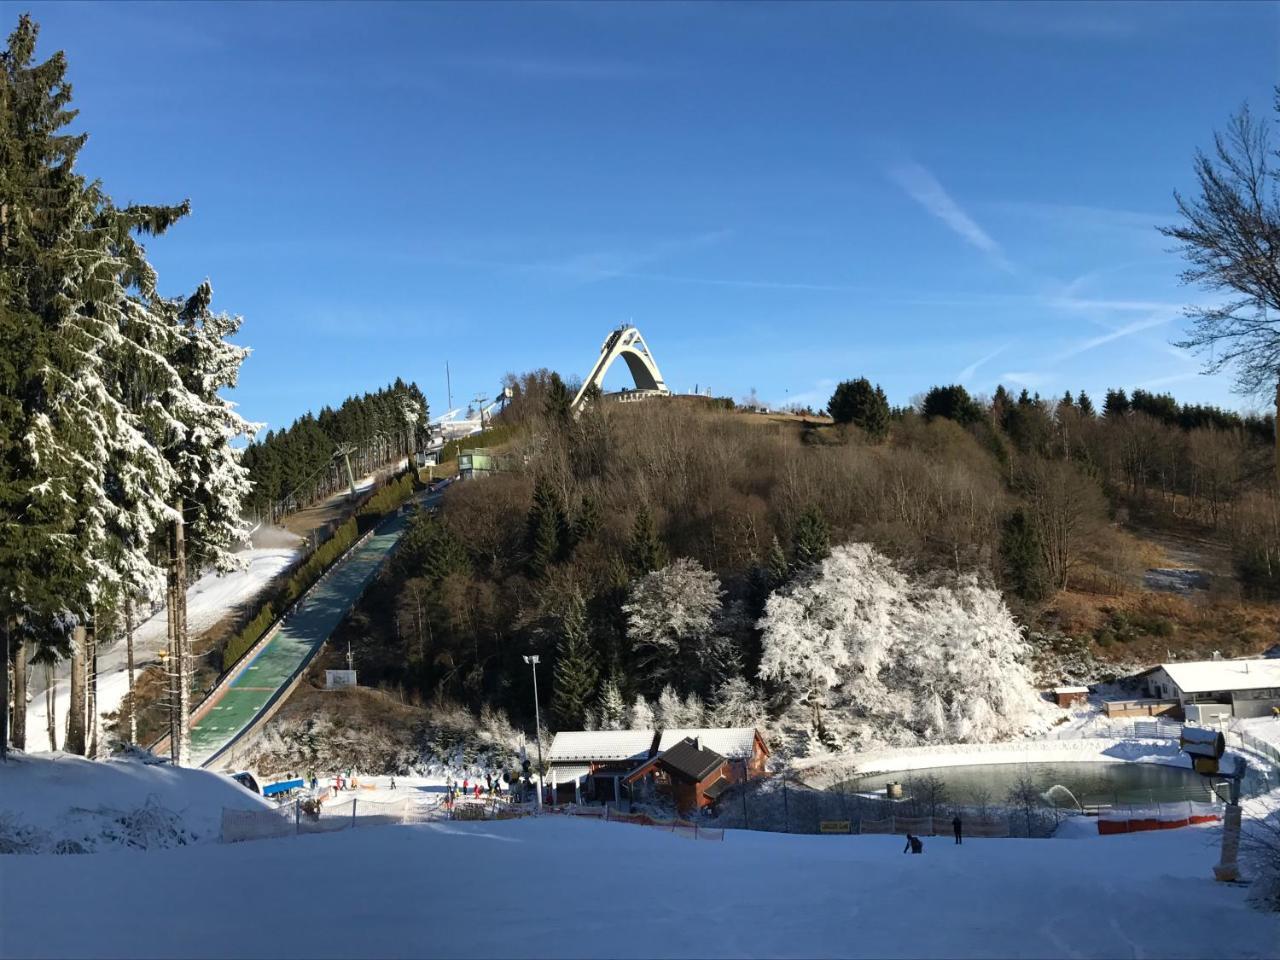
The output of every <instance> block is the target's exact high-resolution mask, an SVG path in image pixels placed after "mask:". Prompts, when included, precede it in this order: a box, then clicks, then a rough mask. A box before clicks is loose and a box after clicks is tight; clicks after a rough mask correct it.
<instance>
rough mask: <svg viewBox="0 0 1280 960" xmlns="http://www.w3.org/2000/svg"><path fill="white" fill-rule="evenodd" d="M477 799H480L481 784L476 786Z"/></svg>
mask: <svg viewBox="0 0 1280 960" xmlns="http://www.w3.org/2000/svg"><path fill="white" fill-rule="evenodd" d="M476 799H477V800H479V799H480V784H478V783H477V784H476Z"/></svg>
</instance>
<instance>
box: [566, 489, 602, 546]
mask: <svg viewBox="0 0 1280 960" xmlns="http://www.w3.org/2000/svg"><path fill="white" fill-rule="evenodd" d="M599 529H600V507H599V505H598V504H597V503H596V499H595V497H593V496H591V494H589V493H586V494H583V496H582V500H581V501H579V503H578V512H577V514H576V515H575V516H574V518H573V542H574V544H575V545H576V544H579V543H586V542H587V541H588V540H590V539H591V538H592V537H594V536H595V535H596V532H597V531H599Z"/></svg>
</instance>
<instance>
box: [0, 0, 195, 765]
mask: <svg viewBox="0 0 1280 960" xmlns="http://www.w3.org/2000/svg"><path fill="white" fill-rule="evenodd" d="M36 36H37V28H36V27H35V25H34V23H32V22H31V20H30V19H29V18H27V17H22V18H21V19H20V20H19V24H18V28H17V29H16V30H15V31H14V33H13V34H12V35H11V37H10V39H9V46H8V48H7V49H6V51H5V52H4V54H3V65H2V69H0V72H2V73H3V83H4V94H3V98H4V102H5V109H4V110H3V111H0V124H2V127H0V211H3V217H4V223H3V231H2V235H3V238H4V242H3V243H2V244H0V277H2V278H3V279H2V280H0V283H3V291H2V292H3V296H4V300H5V305H4V309H3V310H2V311H0V314H2V315H3V320H2V321H0V355H3V356H4V357H5V358H6V363H5V365H4V367H5V370H4V373H3V374H0V377H3V378H4V383H3V384H2V386H3V389H2V390H0V395H3V396H4V398H5V406H4V407H3V408H2V409H3V418H2V419H3V427H2V428H0V429H2V430H3V433H4V436H5V437H6V441H7V442H6V444H5V451H6V454H5V456H4V458H3V464H2V465H0V471H2V473H0V498H2V499H3V504H2V506H3V515H4V516H5V517H9V518H14V519H13V520H11V521H8V523H9V526H8V528H7V529H5V530H4V531H3V535H0V541H2V542H3V543H4V544H5V548H4V550H3V554H2V555H0V565H2V569H0V582H2V583H3V584H4V588H5V593H4V596H3V598H0V603H3V604H4V605H5V606H6V607H7V614H8V617H16V616H19V615H21V616H26V617H29V618H31V619H32V620H33V622H36V623H41V622H44V623H48V622H52V621H53V620H54V619H55V618H57V617H59V616H61V615H62V614H63V613H64V612H67V613H69V614H70V615H72V616H74V617H78V618H80V619H82V620H84V619H87V618H88V617H90V616H91V614H92V611H93V608H94V605H95V603H96V602H97V600H98V598H99V596H100V595H101V594H102V592H103V591H104V590H105V589H108V588H109V587H110V585H111V584H112V583H115V582H119V580H120V579H121V578H122V577H125V576H137V577H140V578H142V579H150V580H152V581H156V580H157V579H158V573H159V571H158V570H157V569H156V567H155V565H154V564H152V563H151V560H150V557H149V556H148V553H149V544H148V543H147V541H148V540H149V533H150V531H151V530H153V529H154V525H155V523H156V518H157V517H158V516H161V515H163V514H164V512H165V509H166V506H165V497H164V494H165V492H166V490H167V486H168V484H169V483H170V481H171V475H170V472H169V470H168V467H167V464H166V463H165V462H164V460H163V458H162V457H161V456H159V453H158V451H157V450H156V449H155V448H154V447H153V446H152V445H150V444H149V443H148V442H147V441H146V439H145V437H144V436H143V435H142V433H141V431H140V429H139V423H138V421H137V418H136V416H134V414H133V413H132V411H130V409H129V408H128V406H127V405H126V404H125V403H123V402H122V401H121V399H120V397H119V396H118V394H116V393H115V392H114V391H113V389H112V387H113V381H112V370H113V368H114V367H115V366H116V365H117V364H118V363H141V362H145V361H146V360H149V359H150V355H149V349H148V347H147V346H146V345H145V344H142V343H138V342H136V341H134V340H133V339H132V337H131V335H130V332H129V330H128V329H127V328H128V327H129V322H130V317H131V316H132V315H133V314H134V313H135V312H136V311H137V310H139V309H144V308H142V307H141V305H140V303H139V300H138V299H137V298H144V299H145V298H146V297H149V296H151V295H152V294H153V293H154V280H155V277H154V272H153V271H152V270H151V268H150V266H149V265H148V264H147V262H146V258H145V255H144V252H143V251H142V248H141V245H140V244H138V243H137V242H136V240H135V234H137V233H152V234H157V233H160V232H163V231H164V230H165V229H166V228H167V227H168V226H169V225H170V224H171V223H172V222H173V221H174V220H176V219H177V218H178V217H180V216H181V215H182V214H183V213H185V211H186V206H185V205H179V206H175V207H128V208H125V209H119V208H116V207H115V206H114V205H113V204H112V203H111V201H110V198H109V197H107V196H106V195H105V193H103V191H102V190H101V188H100V187H99V186H98V184H96V183H89V182H87V181H86V180H85V179H84V177H82V176H80V175H79V174H77V173H76V172H75V170H74V164H75V159H76V155H77V154H78V152H79V150H80V148H81V146H83V144H84V140H85V137H84V135H79V136H70V135H67V134H65V133H63V132H62V128H63V127H65V126H66V125H67V124H68V123H69V122H70V121H71V120H72V119H73V118H74V117H75V112H74V111H73V110H70V109H69V104H70V99H71V92H70V88H69V87H68V85H67V84H66V83H65V81H64V76H65V72H66V62H65V59H64V58H63V57H62V56H61V54H55V55H54V56H53V57H52V58H50V60H49V61H48V62H46V63H44V64H40V65H33V60H34V52H35V42H36ZM130 290H132V291H134V292H135V294H136V298H135V297H134V296H131V295H130V294H129V291H130ZM129 530H133V531H137V532H140V533H141V536H137V537H134V536H131V535H124V536H121V531H129ZM8 617H6V619H8ZM37 643H38V644H41V643H43V641H40V640H37ZM37 652H39V651H37ZM72 654H73V657H77V658H79V657H83V655H84V651H83V650H82V649H81V648H80V647H79V646H78V645H76V646H75V647H74V648H73V651H72ZM77 706H78V701H77ZM84 729H85V718H84V716H83V715H82V714H80V713H79V711H78V710H77V713H76V715H74V716H73V717H72V721H71V733H72V742H71V744H70V748H71V749H74V750H81V749H82V743H83V739H84V738H83V731H84Z"/></svg>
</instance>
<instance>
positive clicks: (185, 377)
mask: <svg viewBox="0 0 1280 960" xmlns="http://www.w3.org/2000/svg"><path fill="white" fill-rule="evenodd" d="M212 299H213V288H212V287H211V286H210V285H209V283H208V281H205V282H204V283H202V284H201V285H200V286H199V287H198V288H197V289H196V292H195V293H194V294H192V295H191V297H190V298H188V299H187V300H186V301H185V302H183V301H177V300H163V301H158V302H157V304H156V312H157V315H158V317H159V319H160V322H161V324H162V328H163V329H164V330H165V331H166V332H167V333H169V334H170V335H172V336H173V337H174V341H173V347H174V349H173V351H172V352H171V354H170V356H169V360H170V363H171V368H172V370H173V374H174V375H173V377H172V379H171V381H170V383H169V384H168V385H167V389H166V391H165V393H166V397H165V401H166V402H165V408H166V409H167V410H168V411H169V412H170V415H171V416H172V417H173V419H174V422H173V424H172V425H171V430H170V431H169V435H168V436H167V437H166V438H165V442H164V443H163V446H162V450H163V452H164V455H165V458H166V460H167V461H168V462H169V463H170V465H171V466H172V467H173V470H174V480H175V484H174V490H173V495H172V496H173V507H174V511H175V513H176V514H177V515H176V516H175V517H174V518H173V521H172V525H171V535H170V538H169V542H170V552H169V590H170V597H171V601H170V611H171V614H170V616H171V622H172V625H173V630H172V636H173V646H174V649H173V668H172V673H171V676H172V678H173V680H172V693H171V697H172V698H173V703H174V705H175V707H174V708H175V711H176V723H175V725H174V726H175V734H176V735H175V738H174V740H175V743H174V745H173V747H172V750H171V752H172V753H173V755H174V759H175V761H176V762H177V763H179V764H185V763H186V762H187V760H188V759H189V757H188V754H189V752H190V733H189V730H188V726H187V717H188V714H189V712H190V704H189V698H190V670H191V651H190V638H189V637H188V636H187V610H186V608H187V590H186V579H187V577H186V573H187V570H188V569H198V568H200V567H202V566H206V565H208V566H212V567H213V568H214V569H215V570H218V571H220V572H226V571H229V570H232V569H234V568H235V566H236V559H235V557H234V556H233V550H234V548H235V547H236V546H238V545H240V544H242V543H244V542H245V540H246V539H247V538H248V527H247V525H246V524H245V522H244V520H243V519H242V516H241V506H242V504H243V503H244V500H245V498H246V497H247V496H248V494H249V486H250V485H249V473H248V470H246V469H245V468H244V466H243V465H242V464H241V463H240V458H239V456H238V454H237V452H236V451H235V449H234V448H233V447H232V446H231V441H232V440H234V439H236V438H238V437H249V436H252V435H253V434H254V433H256V432H257V431H258V429H259V426H260V425H258V424H253V423H249V422H248V421H246V420H245V419H244V418H243V417H241V416H240V415H239V414H238V413H236V411H235V408H234V406H233V405H232V404H231V402H230V401H228V400H226V399H224V398H223V397H222V396H221V394H220V391H222V390H224V389H231V388H233V387H235V385H236V382H237V380H238V378H239V374H240V366H241V364H242V363H244V360H245V358H246V357H247V356H248V354H249V351H248V350H247V349H246V348H244V347H239V346H236V345H235V344H233V343H231V342H230V341H229V339H228V338H229V337H231V336H234V335H235V333H236V332H237V331H238V330H239V329H240V323H241V321H240V318H239V317H233V316H230V315H228V314H225V313H213V312H212V311H211V310H210V304H211V302H212Z"/></svg>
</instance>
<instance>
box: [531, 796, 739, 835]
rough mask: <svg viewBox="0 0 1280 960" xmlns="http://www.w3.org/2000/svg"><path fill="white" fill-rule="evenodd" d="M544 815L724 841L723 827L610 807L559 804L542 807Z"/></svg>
mask: <svg viewBox="0 0 1280 960" xmlns="http://www.w3.org/2000/svg"><path fill="white" fill-rule="evenodd" d="M542 812H543V813H544V814H551V815H554V816H564V817H593V818H596V819H599V820H604V821H605V822H607V823H630V824H634V825H636V826H640V827H649V828H650V829H653V830H662V831H664V832H666V833H674V834H675V835H676V836H678V837H685V838H686V839H688V840H720V841H723V840H724V828H723V827H704V826H702V825H701V824H699V823H697V822H696V821H693V820H682V819H680V818H679V817H674V818H672V819H669V820H668V819H665V818H663V817H654V816H651V815H649V814H647V813H622V812H621V811H618V810H614V809H613V808H612V807H607V806H599V807H595V806H592V807H584V806H578V805H576V804H561V805H557V806H546V807H543V809H542Z"/></svg>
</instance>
